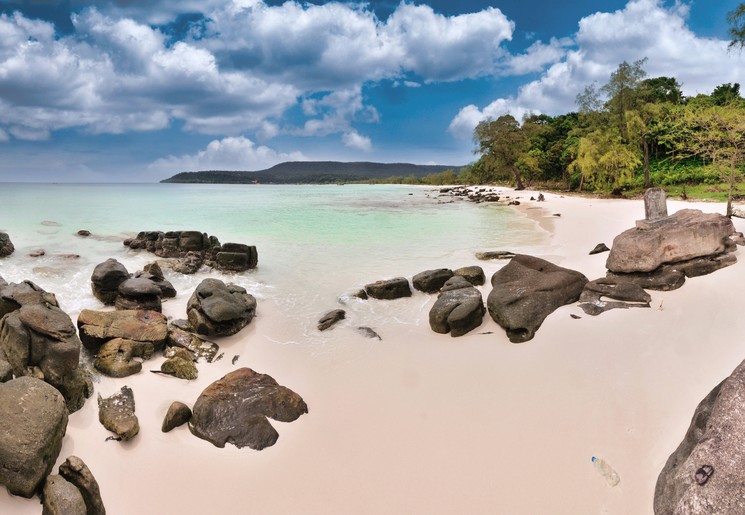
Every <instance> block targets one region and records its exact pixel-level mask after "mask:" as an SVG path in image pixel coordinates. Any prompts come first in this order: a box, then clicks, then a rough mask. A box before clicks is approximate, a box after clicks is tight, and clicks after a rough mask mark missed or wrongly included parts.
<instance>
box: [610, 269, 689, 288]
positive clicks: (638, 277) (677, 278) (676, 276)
mask: <svg viewBox="0 0 745 515" xmlns="http://www.w3.org/2000/svg"><path fill="white" fill-rule="evenodd" d="M605 276H606V277H607V278H608V279H610V280H613V281H623V282H630V283H634V284H636V285H637V286H640V287H642V288H644V289H645V290H657V291H672V290H677V289H678V288H680V287H681V286H683V284H684V283H685V280H686V276H685V274H684V273H683V272H680V271H678V270H674V269H671V268H670V267H661V268H659V269H658V270H655V271H654V272H649V273H644V272H639V273H636V274H614V273H613V272H608V273H607V274H605Z"/></svg>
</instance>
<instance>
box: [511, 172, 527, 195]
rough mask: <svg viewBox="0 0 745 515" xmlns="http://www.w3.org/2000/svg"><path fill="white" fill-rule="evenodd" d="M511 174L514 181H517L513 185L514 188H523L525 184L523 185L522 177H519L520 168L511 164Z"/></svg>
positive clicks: (518, 189)
mask: <svg viewBox="0 0 745 515" xmlns="http://www.w3.org/2000/svg"><path fill="white" fill-rule="evenodd" d="M512 174H513V175H514V176H515V182H516V183H517V186H516V187H515V189H516V190H517V191H520V190H524V189H525V186H523V179H522V177H520V170H518V169H517V168H515V167H514V166H513V167H512Z"/></svg>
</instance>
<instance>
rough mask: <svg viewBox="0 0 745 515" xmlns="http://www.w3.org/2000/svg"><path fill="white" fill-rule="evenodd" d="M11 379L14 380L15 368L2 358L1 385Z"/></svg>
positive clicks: (0, 361)
mask: <svg viewBox="0 0 745 515" xmlns="http://www.w3.org/2000/svg"><path fill="white" fill-rule="evenodd" d="M4 355H5V354H3V356H4ZM11 379H13V367H12V366H10V363H8V362H7V361H5V360H4V359H2V358H0V383H7V382H8V381H10V380H11Z"/></svg>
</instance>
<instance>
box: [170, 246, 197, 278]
mask: <svg viewBox="0 0 745 515" xmlns="http://www.w3.org/2000/svg"><path fill="white" fill-rule="evenodd" d="M203 262H204V260H203V259H202V255H201V254H199V253H197V252H188V253H187V254H186V256H184V257H183V258H182V259H181V260H180V261H179V262H178V263H176V264H175V265H173V271H174V272H178V273H180V274H184V275H191V274H196V273H197V272H198V271H199V269H200V268H202V264H203Z"/></svg>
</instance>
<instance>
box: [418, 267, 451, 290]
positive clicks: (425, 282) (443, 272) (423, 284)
mask: <svg viewBox="0 0 745 515" xmlns="http://www.w3.org/2000/svg"><path fill="white" fill-rule="evenodd" d="M451 277H453V271H452V270H450V269H449V268H438V269H437V270H426V271H424V272H420V273H418V274H416V275H415V276H414V278H413V279H412V281H411V282H412V284H413V285H414V288H416V289H417V290H419V291H423V292H424V293H437V292H438V291H440V288H442V285H443V284H445V281H447V280H448V279H450V278H451Z"/></svg>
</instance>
